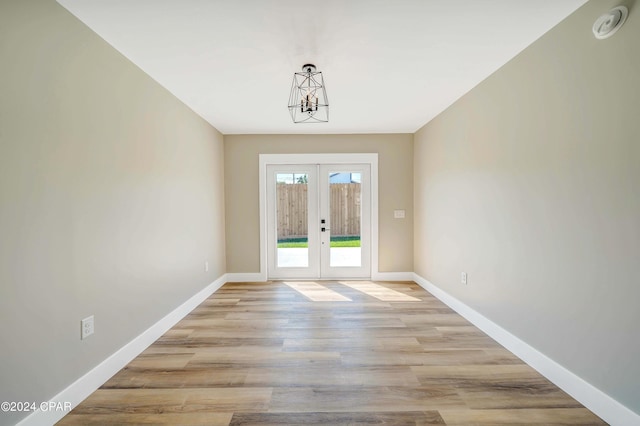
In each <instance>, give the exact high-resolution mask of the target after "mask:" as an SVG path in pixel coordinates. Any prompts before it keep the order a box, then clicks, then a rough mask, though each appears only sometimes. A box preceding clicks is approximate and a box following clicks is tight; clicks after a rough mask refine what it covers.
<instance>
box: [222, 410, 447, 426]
mask: <svg viewBox="0 0 640 426" xmlns="http://www.w3.org/2000/svg"><path fill="white" fill-rule="evenodd" d="M441 424H444V420H443V419H442V417H441V416H440V414H439V413H438V412H437V411H405V412H402V411H399V412H388V413H325V412H323V413H235V414H234V415H233V418H232V419H231V423H230V425H231V426H300V425H322V426H325V425H331V426H347V425H348V426H360V425H363V426H364V425H385V426H417V425H441Z"/></svg>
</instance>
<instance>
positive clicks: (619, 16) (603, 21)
mask: <svg viewBox="0 0 640 426" xmlns="http://www.w3.org/2000/svg"><path fill="white" fill-rule="evenodd" d="M628 15H629V10H628V9H627V8H626V7H625V6H618V7H614V8H613V9H611V10H610V11H608V12H607V13H605V14H604V15H602V16H601V17H599V18H598V19H597V20H596V22H595V23H594V24H593V35H594V36H596V38H597V39H599V40H603V39H605V38H609V37H611V36H612V35H614V34H615V33H616V31H618V30H619V29H620V27H621V26H622V24H624V21H626V20H627V16H628Z"/></svg>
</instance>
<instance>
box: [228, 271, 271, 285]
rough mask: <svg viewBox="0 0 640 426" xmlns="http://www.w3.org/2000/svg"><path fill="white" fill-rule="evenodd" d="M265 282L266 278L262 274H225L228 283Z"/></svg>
mask: <svg viewBox="0 0 640 426" xmlns="http://www.w3.org/2000/svg"><path fill="white" fill-rule="evenodd" d="M265 281H267V277H266V275H265V274H263V273H262V272H241V273H236V272H234V273H231V272H228V273H227V282H229V283H262V282H265Z"/></svg>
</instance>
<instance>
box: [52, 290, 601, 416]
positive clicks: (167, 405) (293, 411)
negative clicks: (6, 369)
mask: <svg viewBox="0 0 640 426" xmlns="http://www.w3.org/2000/svg"><path fill="white" fill-rule="evenodd" d="M345 283H347V284H349V285H345ZM293 287H294V288H292V286H289V285H286V284H285V283H283V282H267V283H227V284H225V285H224V286H223V287H222V288H221V289H219V290H218V291H217V292H216V293H214V294H213V295H211V297H209V298H208V299H207V300H205V301H204V302H203V303H202V304H200V305H199V306H198V307H197V308H196V309H194V310H193V311H192V312H191V313H190V314H188V315H187V316H186V317H185V318H184V319H183V320H182V321H180V322H179V323H178V324H176V325H175V327H173V328H172V329H171V330H169V331H168V332H167V333H165V334H164V335H163V336H162V337H160V338H159V339H158V340H157V341H156V342H155V343H154V344H152V345H151V346H150V347H149V348H147V349H146V350H145V351H144V352H143V353H142V354H140V356H138V357H137V358H136V359H134V360H133V361H131V363H129V364H128V365H127V366H126V367H125V368H123V369H122V370H121V371H120V372H118V373H117V374H115V375H114V376H113V377H112V378H111V379H110V380H108V381H107V382H106V383H105V384H104V385H103V386H102V387H101V388H100V389H98V390H97V391H96V392H94V393H93V394H92V395H91V396H89V397H88V398H87V399H86V400H85V401H83V402H82V403H81V404H80V405H78V406H77V407H76V408H75V409H74V410H73V411H72V412H71V413H69V414H68V415H67V416H66V417H64V418H63V419H62V421H61V422H60V423H59V424H61V425H128V424H143V425H151V424H157V425H166V424H184V425H228V424H232V425H267V426H268V425H301V424H305V425H306V424H311V425H321V424H322V425H325V424H328V425H375V424H379V425H382V424H384V425H397V426H400V425H431V424H445V422H446V424H451V425H465V426H466V425H474V424H477V425H490V424H496V425H501V424H502V425H506V424H538V425H576V424H585V425H590V424H594V425H595V424H603V423H602V421H601V420H600V419H599V418H598V417H597V416H595V415H594V414H593V413H591V412H590V411H589V410H587V409H586V408H584V407H582V406H581V405H580V404H579V403H578V402H577V401H575V400H574V399H572V398H571V397H569V396H568V395H567V394H566V393H564V392H563V391H561V390H560V389H558V388H557V387H556V386H554V385H553V384H552V383H550V382H549V381H548V380H546V379H545V378H543V377H542V376H540V375H539V374H538V373H537V372H536V371H535V370H533V369H532V368H530V367H529V366H527V365H526V364H524V363H523V362H522V361H521V360H520V359H518V358H517V357H516V356H515V355H513V354H512V353H511V352H509V351H508V350H506V349H505V348H503V347H501V346H500V345H499V344H497V343H496V342H495V341H493V340H492V339H491V338H489V337H488V336H487V335H485V334H484V333H483V332H482V331H480V330H478V329H477V328H476V327H474V326H473V325H471V324H470V323H469V322H468V321H466V320H465V319H464V318H462V317H461V316H459V315H458V314H456V313H455V312H453V311H452V310H451V309H450V308H449V307H447V306H445V305H444V304H443V303H441V302H440V301H439V300H438V299H436V298H435V297H433V296H432V295H431V294H429V293H427V292H426V291H424V290H423V289H422V288H421V287H419V286H418V285H416V284H415V283H411V282H397V283H396V282H384V283H377V282H376V283H373V282H364V283H357V282H355V283H354V282H344V283H341V282H337V281H322V282H316V283H300V282H298V283H297V284H296V285H294V286H293ZM304 291H307V292H311V293H313V297H311V298H310V297H308V296H309V295H308V294H307V295H304V294H303V292H304ZM314 292H315V293H314ZM336 295H339V296H340V297H338V296H336ZM314 298H315V299H317V300H318V301H314V300H313V299H314ZM379 299H383V300H379Z"/></svg>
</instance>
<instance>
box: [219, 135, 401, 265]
mask: <svg viewBox="0 0 640 426" xmlns="http://www.w3.org/2000/svg"><path fill="white" fill-rule="evenodd" d="M224 145H225V168H226V170H225V182H226V187H225V192H226V203H225V205H226V218H227V219H226V223H227V235H228V236H229V238H228V239H227V270H228V272H238V273H250V272H254V273H255V272H259V271H260V247H259V245H260V244H259V243H260V224H259V222H260V221H259V218H260V212H259V206H258V203H259V200H258V191H259V188H258V156H259V154H284V153H292V154H295V153H330V152H335V153H349V152H352V153H362V152H371V153H378V162H379V167H378V172H379V173H378V183H379V194H378V196H379V226H378V228H379V246H380V252H379V269H380V272H410V271H412V270H413V259H412V251H413V195H412V194H413V175H412V173H413V172H412V170H411V164H412V160H411V158H412V156H413V135H407V134H388V135H230V136H225V138H224ZM394 209H405V210H406V211H407V216H406V219H404V220H399V219H393V210H394Z"/></svg>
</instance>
